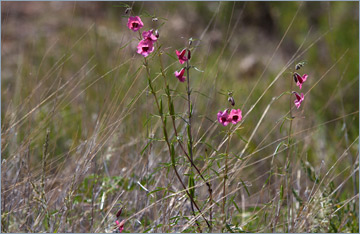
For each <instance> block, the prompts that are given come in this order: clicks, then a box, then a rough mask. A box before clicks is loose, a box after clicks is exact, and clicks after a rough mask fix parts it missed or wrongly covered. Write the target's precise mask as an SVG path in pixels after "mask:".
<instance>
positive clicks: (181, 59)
mask: <svg viewBox="0 0 360 234" xmlns="http://www.w3.org/2000/svg"><path fill="white" fill-rule="evenodd" d="M175 52H176V55H177V56H178V58H179V63H180V64H184V63H185V62H186V61H187V60H188V58H190V53H188V57H185V53H186V49H183V50H182V51H181V52H179V51H178V50H175Z"/></svg>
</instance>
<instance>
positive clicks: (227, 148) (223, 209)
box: [222, 128, 231, 226]
mask: <svg viewBox="0 0 360 234" xmlns="http://www.w3.org/2000/svg"><path fill="white" fill-rule="evenodd" d="M227 134H228V137H229V140H228V142H227V146H226V151H225V168H224V182H223V204H222V212H223V216H224V221H223V223H224V226H225V225H226V213H225V204H226V180H227V174H228V151H229V146H230V140H231V131H230V128H229V130H228V132H227Z"/></svg>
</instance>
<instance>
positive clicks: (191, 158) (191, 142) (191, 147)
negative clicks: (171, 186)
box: [186, 49, 195, 211]
mask: <svg viewBox="0 0 360 234" xmlns="http://www.w3.org/2000/svg"><path fill="white" fill-rule="evenodd" d="M187 53H188V54H189V49H187ZM189 70H190V66H189V59H187V60H186V74H187V87H186V88H187V97H188V98H187V103H188V122H187V133H188V149H189V156H190V161H191V162H193V141H192V135H191V117H192V113H191V112H192V110H191V100H190V98H191V90H190V71H189ZM192 172H193V170H192V167H191V168H190V177H189V180H191V181H192V182H193V183H190V184H191V185H193V186H194V187H193V188H191V191H192V192H191V193H190V195H191V196H193V199H194V197H195V180H194V177H193V175H192ZM191 209H192V210H193V211H194V205H193V202H191Z"/></svg>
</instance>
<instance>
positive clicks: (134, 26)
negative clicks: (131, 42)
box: [127, 16, 144, 32]
mask: <svg viewBox="0 0 360 234" xmlns="http://www.w3.org/2000/svg"><path fill="white" fill-rule="evenodd" d="M127 26H128V28H129V29H131V30H133V31H134V32H136V31H138V30H139V29H140V28H142V27H143V26H144V23H143V22H142V21H141V19H140V17H139V16H130V17H129V19H128V23H127Z"/></svg>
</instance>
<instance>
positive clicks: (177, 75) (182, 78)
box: [174, 68, 186, 82]
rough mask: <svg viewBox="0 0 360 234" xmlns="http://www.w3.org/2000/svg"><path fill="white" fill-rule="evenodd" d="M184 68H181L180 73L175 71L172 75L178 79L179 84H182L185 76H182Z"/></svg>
mask: <svg viewBox="0 0 360 234" xmlns="http://www.w3.org/2000/svg"><path fill="white" fill-rule="evenodd" d="M184 72H185V68H182V69H181V70H180V72H177V71H175V72H174V74H175V76H176V78H178V79H179V81H180V82H184V81H185V79H186V76H184Z"/></svg>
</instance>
